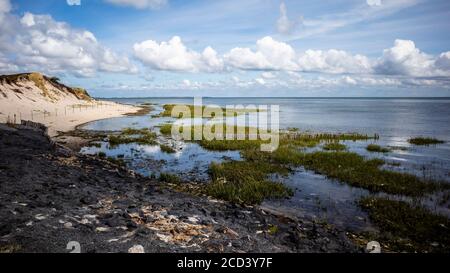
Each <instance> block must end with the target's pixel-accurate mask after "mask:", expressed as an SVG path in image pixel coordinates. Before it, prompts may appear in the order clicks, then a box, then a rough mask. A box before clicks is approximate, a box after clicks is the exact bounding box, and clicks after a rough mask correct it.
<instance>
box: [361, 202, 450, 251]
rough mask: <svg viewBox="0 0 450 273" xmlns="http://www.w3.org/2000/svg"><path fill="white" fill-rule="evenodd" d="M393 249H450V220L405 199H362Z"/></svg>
mask: <svg viewBox="0 0 450 273" xmlns="http://www.w3.org/2000/svg"><path fill="white" fill-rule="evenodd" d="M359 204H360V206H361V207H362V208H363V209H364V210H366V211H367V212H368V213H369V217H370V219H371V221H373V223H374V224H375V225H377V226H378V227H379V229H380V231H381V236H382V238H380V239H379V240H380V241H384V242H386V241H385V240H387V242H388V243H389V245H390V247H392V248H393V250H394V251H409V252H415V251H419V252H445V253H448V251H449V250H450V232H449V228H450V219H449V218H447V217H445V216H441V215H437V214H434V213H432V212H430V211H428V210H427V209H425V208H422V207H416V206H412V205H410V204H408V203H406V202H403V201H393V200H388V199H384V198H375V197H368V198H363V199H362V200H360V201H359Z"/></svg>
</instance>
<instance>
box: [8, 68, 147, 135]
mask: <svg viewBox="0 0 450 273" xmlns="http://www.w3.org/2000/svg"><path fill="white" fill-rule="evenodd" d="M14 77H16V78H17V76H13V77H12V78H14ZM19 77H20V76H19ZM21 77H22V78H19V79H14V80H13V79H12V78H7V77H4V79H2V82H1V84H0V92H1V96H0V123H20V121H21V120H31V121H34V122H39V123H42V124H45V125H46V126H47V127H48V133H49V135H50V136H51V137H54V136H56V135H57V134H58V132H66V131H70V130H73V129H74V128H75V127H76V126H78V125H80V124H83V123H86V122H89V121H93V120H98V119H105V118H111V117H118V116H121V115H124V114H128V113H135V112H137V111H138V110H139V109H140V108H139V107H135V106H130V105H124V104H119V103H115V102H110V101H102V100H95V99H93V98H91V97H90V96H89V95H88V94H87V92H86V91H85V90H84V89H81V88H71V87H67V86H65V85H62V84H60V83H58V82H52V81H51V80H49V78H47V77H45V76H43V75H41V74H39V73H31V74H23V75H22V76H21Z"/></svg>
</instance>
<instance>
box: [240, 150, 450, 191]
mask: <svg viewBox="0 0 450 273" xmlns="http://www.w3.org/2000/svg"><path fill="white" fill-rule="evenodd" d="M241 155H242V156H243V157H244V158H245V159H246V160H247V161H253V162H260V161H263V162H269V163H271V164H275V165H280V166H289V167H293V166H304V167H305V168H306V169H308V170H312V171H315V172H316V173H319V174H322V175H325V176H327V177H328V178H331V179H337V180H339V181H341V182H343V183H346V184H349V185H351V186H353V187H360V188H364V189H367V190H369V191H371V192H385V193H391V194H401V195H407V196H417V197H419V196H423V195H424V194H426V193H431V192H434V191H437V190H439V189H444V188H449V186H448V185H447V184H445V183H440V182H437V181H426V180H422V179H420V178H418V177H417V176H414V175H411V174H406V173H398V172H393V171H388V170H383V169H380V167H381V166H382V165H383V164H384V161H383V160H381V159H371V160H367V159H365V158H364V157H362V156H360V155H358V154H356V153H351V152H313V153H303V152H300V151H298V150H295V149H292V148H291V147H287V146H282V147H280V148H278V149H277V150H276V151H274V152H272V153H267V152H261V151H258V150H247V151H242V152H241Z"/></svg>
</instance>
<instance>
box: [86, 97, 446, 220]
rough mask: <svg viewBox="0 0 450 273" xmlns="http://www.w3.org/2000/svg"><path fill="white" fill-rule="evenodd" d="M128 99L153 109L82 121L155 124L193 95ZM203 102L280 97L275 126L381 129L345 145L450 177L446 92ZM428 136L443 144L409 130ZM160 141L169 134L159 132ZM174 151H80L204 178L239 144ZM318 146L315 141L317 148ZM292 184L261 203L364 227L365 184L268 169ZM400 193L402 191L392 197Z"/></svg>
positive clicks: (104, 126) (393, 164)
mask: <svg viewBox="0 0 450 273" xmlns="http://www.w3.org/2000/svg"><path fill="white" fill-rule="evenodd" d="M113 101H116V102H120V103H126V104H142V103H155V104H157V105H156V109H155V111H154V112H152V113H150V114H149V115H146V116H140V117H119V118H112V119H106V120H100V121H95V122H91V123H89V124H86V125H85V126H84V127H83V129H86V130H120V129H123V128H126V127H135V128H142V127H154V126H156V125H158V124H161V123H165V122H167V121H170V120H171V118H151V115H152V114H155V113H158V112H159V111H161V109H162V108H161V106H162V105H163V104H168V103H185V104H193V98H136V99H134V98H133V99H114V100H113ZM203 104H204V105H206V104H215V105H220V106H226V105H237V104H242V105H244V106H245V105H248V104H255V105H269V106H270V105H278V106H279V109H280V128H282V129H283V128H288V127H295V128H299V129H300V130H303V131H311V132H334V133H335V132H357V133H363V134H379V135H380V139H379V140H377V141H376V143H377V144H379V145H382V146H389V147H391V148H392V151H391V152H389V153H386V154H379V153H368V152H367V151H366V149H365V148H366V146H367V145H368V144H369V143H372V142H374V141H356V142H353V141H347V142H345V144H346V145H347V146H348V148H349V150H350V151H353V152H356V153H359V154H361V155H363V156H365V157H367V158H375V157H376V158H383V159H384V160H385V161H386V162H388V164H386V166H385V168H387V169H392V170H395V171H400V172H408V173H412V174H415V175H417V176H421V177H424V178H433V179H439V180H444V181H448V182H450V99H406V98H402V99H370V98H367V99H366V98H358V99H355V98H351V99H347V98H204V99H203ZM416 136H429V137H435V138H438V139H440V140H444V141H446V143H445V144H442V145H432V146H412V145H410V144H409V143H408V142H407V140H408V139H409V138H410V137H416ZM160 141H161V142H165V141H170V140H166V139H160ZM171 144H172V145H176V146H177V152H176V153H175V154H165V153H163V152H161V150H160V149H159V146H140V145H134V144H131V145H120V146H118V147H115V148H111V147H108V145H107V144H106V143H103V144H102V147H100V148H96V147H89V148H83V150H82V152H84V153H97V152H99V151H103V152H105V153H106V154H107V155H108V156H117V155H119V154H120V155H125V159H126V160H127V163H128V165H129V167H131V168H133V169H135V170H136V171H138V172H140V173H142V174H144V175H150V174H154V173H156V174H157V173H158V172H172V173H176V174H179V175H181V176H182V177H184V178H186V179H189V180H207V179H208V176H207V173H206V170H207V168H208V165H209V164H210V163H211V162H213V161H215V162H220V161H222V160H240V156H239V153H238V152H210V151H206V150H204V149H203V148H201V147H199V146H198V145H197V144H192V143H190V144H187V143H175V144H174V143H171ZM316 149H320V147H318V148H316ZM274 179H276V180H278V181H281V182H283V183H286V184H287V185H288V186H290V187H292V188H295V189H296V191H295V195H294V196H293V197H292V198H290V199H288V200H269V201H266V202H265V203H264V204H263V205H264V206H268V207H271V208H272V209H277V210H282V211H284V212H286V213H290V214H293V215H295V216H298V217H310V218H319V219H325V220H327V221H328V222H330V223H332V224H335V225H337V226H341V227H343V228H346V229H370V228H371V226H370V223H369V221H368V219H367V215H365V213H364V212H362V211H361V210H360V209H359V207H358V206H357V205H356V204H355V203H356V201H357V200H358V199H359V198H360V197H361V196H364V195H367V194H368V192H367V191H365V190H361V189H357V188H352V187H349V186H346V185H344V184H342V183H339V182H337V181H333V180H329V179H327V178H326V177H323V176H321V175H317V174H314V173H313V172H309V171H305V170H303V169H301V168H300V169H298V170H297V171H295V172H294V173H293V174H291V175H290V176H288V177H274ZM395 198H401V197H395ZM422 203H423V204H424V205H426V206H428V207H429V208H431V209H433V210H435V211H437V212H439V213H442V214H445V215H450V209H449V207H448V206H447V205H445V206H439V205H437V203H436V201H433V199H431V200H429V199H428V198H427V199H424V200H422Z"/></svg>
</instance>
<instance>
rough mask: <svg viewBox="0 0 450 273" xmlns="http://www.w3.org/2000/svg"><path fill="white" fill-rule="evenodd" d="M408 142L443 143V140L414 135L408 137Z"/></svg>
mask: <svg viewBox="0 0 450 273" xmlns="http://www.w3.org/2000/svg"><path fill="white" fill-rule="evenodd" d="M408 142H409V143H411V144H414V145H433V144H442V143H445V141H442V140H439V139H436V138H431V137H414V138H410V139H408Z"/></svg>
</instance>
